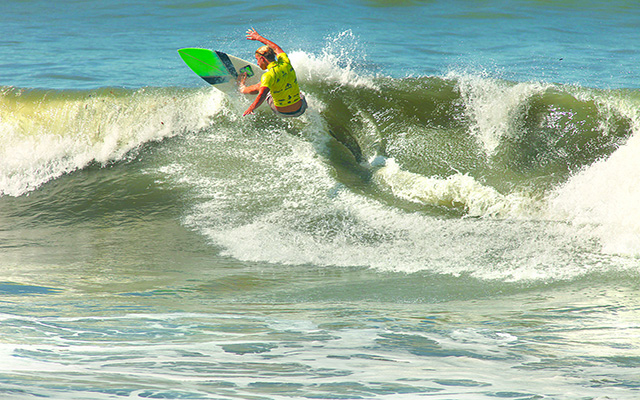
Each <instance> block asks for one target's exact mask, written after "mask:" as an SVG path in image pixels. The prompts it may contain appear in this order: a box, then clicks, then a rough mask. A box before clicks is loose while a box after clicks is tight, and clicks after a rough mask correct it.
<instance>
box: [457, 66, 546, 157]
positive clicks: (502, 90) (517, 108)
mask: <svg viewBox="0 0 640 400" xmlns="http://www.w3.org/2000/svg"><path fill="white" fill-rule="evenodd" d="M446 78H447V79H455V80H456V81H457V82H458V85H457V87H458V90H460V95H461V96H462V98H463V100H464V106H465V108H466V113H467V115H468V116H469V117H470V118H471V119H472V121H473V124H472V125H471V133H472V134H473V135H474V136H475V137H476V138H477V139H478V140H479V141H480V142H481V143H482V145H483V147H484V150H485V151H486V153H487V155H488V156H491V155H493V154H494V152H495V150H496V148H497V147H498V145H499V144H500V142H501V141H502V139H503V138H505V137H509V135H511V134H512V133H513V132H518V131H519V128H520V127H519V126H518V124H519V123H520V118H519V116H520V115H522V114H523V107H525V106H526V100H527V99H528V98H530V97H531V96H532V95H534V94H537V93H541V92H543V91H545V90H546V89H547V88H549V87H550V86H551V85H549V84H544V83H540V82H533V83H524V82H523V83H517V84H515V85H514V84H513V83H509V82H504V81H500V80H496V79H489V78H487V77H484V76H482V75H472V74H460V73H456V72H451V73H449V74H448V75H447V76H446Z"/></svg>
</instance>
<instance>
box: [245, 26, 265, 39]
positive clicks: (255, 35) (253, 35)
mask: <svg viewBox="0 0 640 400" xmlns="http://www.w3.org/2000/svg"><path fill="white" fill-rule="evenodd" d="M260 39H262V36H261V35H260V34H259V33H258V32H256V30H255V29H253V28H250V29H249V30H247V40H257V41H260Z"/></svg>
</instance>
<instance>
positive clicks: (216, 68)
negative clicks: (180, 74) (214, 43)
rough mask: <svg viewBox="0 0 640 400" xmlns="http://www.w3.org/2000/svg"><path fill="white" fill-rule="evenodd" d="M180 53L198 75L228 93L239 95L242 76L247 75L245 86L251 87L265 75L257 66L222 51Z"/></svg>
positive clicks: (186, 51)
mask: <svg viewBox="0 0 640 400" xmlns="http://www.w3.org/2000/svg"><path fill="white" fill-rule="evenodd" d="M178 53H179V54H180V57H181V58H182V60H183V61H184V62H185V64H187V66H188V67H189V68H191V70H192V71H193V72H195V73H196V75H198V76H199V77H200V78H202V79H204V80H205V81H206V82H207V83H209V84H211V85H213V87H215V88H216V89H219V90H222V91H223V92H226V93H231V92H236V93H237V91H238V86H237V84H236V80H237V78H238V76H239V75H240V74H242V73H246V74H247V80H246V82H245V84H246V85H247V86H251V85H255V84H256V83H259V82H260V77H261V76H262V74H263V73H264V71H262V69H261V68H260V67H258V66H257V65H256V64H254V63H251V62H249V61H246V60H243V59H241V58H238V57H235V56H232V55H229V54H227V53H223V52H221V51H215V50H209V49H199V48H184V49H179V50H178Z"/></svg>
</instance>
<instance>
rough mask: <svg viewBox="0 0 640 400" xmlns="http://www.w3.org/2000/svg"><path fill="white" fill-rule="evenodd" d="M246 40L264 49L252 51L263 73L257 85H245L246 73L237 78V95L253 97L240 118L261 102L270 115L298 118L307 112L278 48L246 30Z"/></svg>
mask: <svg viewBox="0 0 640 400" xmlns="http://www.w3.org/2000/svg"><path fill="white" fill-rule="evenodd" d="M247 39H248V40H256V41H258V42H260V43H262V44H264V46H262V47H260V48H259V49H258V50H256V54H255V57H256V61H257V62H258V66H259V67H260V68H262V69H263V70H266V72H265V73H264V74H263V75H262V78H261V80H260V83H256V84H255V85H251V86H245V81H246V79H247V74H246V73H244V74H241V75H240V76H238V85H239V89H240V92H241V93H245V94H257V95H258V96H257V97H256V99H255V101H254V102H253V103H252V104H251V105H250V106H249V108H248V109H247V111H245V112H244V114H242V115H243V116H244V115H247V114H251V113H252V112H253V110H255V109H256V108H258V106H260V104H262V103H263V102H264V101H265V100H266V101H267V104H269V106H270V107H271V109H272V110H273V112H274V113H276V115H278V116H280V117H299V116H301V115H302V114H304V112H305V110H306V109H307V101H306V100H305V98H304V95H303V94H302V93H301V92H300V88H299V87H298V79H297V78H296V72H295V71H294V70H293V67H292V66H291V62H290V61H289V56H287V54H286V53H285V52H284V50H282V48H281V47H280V46H278V45H277V44H275V43H273V42H272V41H270V40H268V39H265V38H264V37H262V36H261V35H260V34H259V33H258V32H256V30H255V29H253V28H251V29H249V30H248V31H247Z"/></svg>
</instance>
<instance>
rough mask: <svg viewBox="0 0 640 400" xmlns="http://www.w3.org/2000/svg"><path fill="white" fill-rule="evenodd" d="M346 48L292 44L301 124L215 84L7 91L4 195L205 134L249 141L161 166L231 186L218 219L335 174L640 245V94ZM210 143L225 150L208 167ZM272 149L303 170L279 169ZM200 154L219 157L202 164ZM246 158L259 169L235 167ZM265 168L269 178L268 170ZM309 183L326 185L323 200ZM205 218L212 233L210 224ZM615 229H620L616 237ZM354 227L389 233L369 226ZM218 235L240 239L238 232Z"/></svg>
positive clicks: (387, 192) (339, 182)
mask: <svg viewBox="0 0 640 400" xmlns="http://www.w3.org/2000/svg"><path fill="white" fill-rule="evenodd" d="M332 54H334V52H331V51H329V52H327V53H326V54H321V55H319V56H316V55H311V54H308V53H302V52H294V53H291V57H292V60H293V62H294V64H296V68H297V71H298V75H299V79H300V80H301V85H302V86H303V88H304V90H305V92H306V93H307V97H308V99H309V102H310V105H311V109H312V111H311V112H309V113H308V114H307V115H306V116H304V117H303V118H300V119H298V120H294V121H282V120H279V119H278V118H276V117H275V116H272V115H271V114H270V113H268V112H263V113H258V115H256V116H254V117H251V118H242V117H240V115H241V111H242V109H243V108H244V107H246V102H245V101H244V100H243V99H241V98H239V97H235V96H228V95H225V94H223V93H221V92H218V91H217V90H215V89H212V88H209V87H206V88H205V87H203V88H198V89H184V88H142V89H136V90H129V89H115V88H104V89H99V90H88V91H47V90H25V89H20V88H4V89H2V93H1V94H0V196H22V195H25V194H28V193H29V192H31V191H33V190H37V188H39V187H40V186H41V185H43V184H45V183H46V182H49V181H52V180H55V179H56V178H58V177H60V176H63V175H65V174H68V173H70V172H73V171H75V170H79V169H83V168H86V167H87V166H90V165H94V164H98V165H107V164H109V163H114V162H123V161H127V160H132V159H134V158H135V155H136V154H138V153H139V152H140V151H143V150H141V149H144V148H145V147H144V145H145V144H147V143H149V142H157V141H162V140H164V139H166V138H171V137H176V136H179V137H184V136H189V135H196V136H197V135H199V134H201V135H203V137H205V138H207V140H208V141H209V142H210V141H214V142H217V141H219V142H221V143H223V144H224V143H226V142H228V141H236V143H235V146H236V147H235V148H230V147H229V146H224V147H223V146H217V145H216V147H215V148H211V147H207V152H205V151H204V150H201V149H199V148H198V146H202V145H203V143H202V142H200V141H198V140H194V142H193V143H190V142H188V141H187V142H182V143H181V145H184V146H187V147H188V148H187V149H186V150H182V151H183V152H184V153H188V155H186V156H184V157H183V158H181V159H178V160H177V161H175V163H173V164H172V165H164V166H162V167H161V168H159V171H161V173H163V174H166V175H167V176H171V177H173V178H174V180H173V183H174V184H175V185H185V184H186V185H191V186H193V187H197V188H198V189H197V190H199V191H201V193H200V194H199V195H198V196H202V192H207V193H211V191H212V190H213V191H215V188H216V187H220V185H222V184H221V183H220V182H224V185H225V189H224V191H223V194H222V195H221V194H220V193H217V194H216V196H223V197H225V198H226V199H227V200H225V201H224V202H222V203H218V204H215V205H212V204H210V203H209V202H204V203H201V204H200V203H199V205H198V206H197V207H199V208H201V209H202V210H205V209H206V210H208V211H207V213H206V214H207V217H206V218H207V219H208V220H209V221H211V219H212V218H213V217H212V215H219V216H220V217H219V219H216V221H217V222H216V223H215V224H214V225H213V226H216V227H217V228H216V229H218V228H220V227H221V226H227V225H228V222H223V219H225V218H230V217H229V215H235V217H232V218H231V219H230V220H231V221H235V222H237V225H234V227H233V229H232V230H237V229H240V230H242V229H243V228H242V227H245V228H246V227H248V226H250V227H252V228H256V227H257V226H258V225H260V224H259V223H257V222H256V221H257V220H256V217H255V215H253V216H248V215H247V214H246V212H247V211H246V210H245V211H243V213H238V212H237V210H236V209H237V208H238V207H241V206H240V204H243V207H248V205H247V204H248V202H249V200H247V199H246V198H244V197H243V193H245V194H246V193H249V192H251V193H253V194H252V195H253V196H256V197H258V198H260V199H261V200H260V201H261V207H262V209H261V210H262V211H260V213H261V214H260V215H262V217H260V218H272V217H273V215H272V214H270V211H268V210H271V209H270V208H269V206H268V204H269V202H270V201H269V200H267V199H269V198H272V197H273V191H274V190H275V191H278V192H281V193H287V194H286V195H283V197H282V198H281V199H280V200H281V202H280V203H278V202H275V204H274V206H273V207H274V210H275V209H282V207H283V206H284V207H285V209H300V207H301V204H304V203H305V200H302V199H305V198H306V199H308V200H309V201H311V202H312V203H313V204H312V205H311V204H309V205H308V206H309V207H316V209H317V208H318V207H320V206H319V205H318V204H321V203H322V202H323V201H325V200H323V199H324V196H325V193H326V190H327V187H331V186H334V188H335V191H336V193H339V192H340V188H341V187H348V188H350V189H351V190H353V191H354V192H356V193H363V194H364V195H366V196H367V197H368V198H372V199H374V200H375V201H380V202H382V203H383V204H389V205H391V206H392V207H395V208H398V209H399V210H405V211H415V210H419V211H420V212H423V213H426V214H428V215H435V216H437V217H444V218H449V217H455V218H457V217H466V216H474V217H483V218H500V219H515V220H535V221H550V220H552V221H563V222H568V223H572V224H575V225H580V226H586V225H589V226H593V227H595V228H593V229H591V228H590V229H591V230H590V231H591V232H592V233H593V234H595V235H596V236H598V237H599V239H600V240H602V241H604V242H606V243H605V244H604V247H605V250H607V249H608V250H609V251H611V252H626V253H637V252H639V251H640V243H636V242H637V239H636V237H638V236H639V235H638V234H639V233H640V225H639V224H640V223H636V222H635V221H640V219H639V218H632V217H633V216H637V210H636V208H635V206H634V205H635V204H637V200H638V199H640V193H637V190H635V188H636V187H637V186H638V185H637V182H638V181H639V180H640V179H639V178H640V176H635V175H637V174H636V173H635V171H638V170H639V169H638V168H637V165H635V164H634V163H635V161H634V157H633V154H634V153H636V152H637V150H638V149H637V147H638V146H640V144H638V139H637V134H636V133H637V131H638V129H639V128H640V127H639V126H638V124H639V122H640V118H639V115H638V111H637V110H638V109H639V108H638V105H639V103H640V92H638V91H636V90H598V89H592V88H585V87H579V86H568V85H557V84H552V83H545V82H509V81H504V80H499V79H495V78H491V77H488V76H485V75H482V74H471V73H461V72H451V73H449V74H447V75H445V76H441V77H438V76H424V77H405V78H393V77H388V76H376V75H371V74H367V73H363V72H362V70H361V68H362V66H363V65H364V64H365V63H364V61H362V60H358V59H357V58H355V59H354V58H352V57H336V56H334V55H332ZM345 60H346V61H345ZM354 60H355V61H354ZM361 61H362V62H361ZM237 141H240V142H237ZM196 143H198V144H196ZM295 143H298V145H299V144H300V143H306V144H310V145H311V146H312V148H313V149H314V150H313V152H312V153H313V154H308V153H306V152H303V153H304V156H301V153H299V152H293V150H292V149H294V148H296V146H298V145H296V144H295ZM206 146H210V144H209V143H207V144H206ZM232 147H233V146H232ZM298 150H299V149H298ZM175 151H176V152H179V151H178V150H175ZM211 154H215V157H214V160H213V161H207V162H206V163H205V162H204V160H205V159H207V160H208V159H209V158H210V157H211ZM318 155H321V156H322V157H324V158H323V160H324V161H322V163H320V165H318V164H317V162H318V161H317V160H316V159H314V157H317V156H318ZM300 157H302V158H303V159H304V162H301V159H300ZM311 159H313V162H311V161H310V160H311ZM274 160H278V161H277V162H278V163H283V162H289V163H291V165H296V166H297V169H296V170H295V171H293V170H292V169H290V168H287V169H285V170H282V169H279V170H278V169H277V170H273V171H271V173H270V174H268V173H267V172H266V171H269V170H270V169H273V166H272V165H271V164H272V163H273V162H274ZM326 163H328V166H327V164H326ZM201 164H206V166H207V168H208V169H206V170H204V171H200V169H201V167H199V165H201ZM255 165H261V167H259V168H254V167H255ZM311 165H313V166H314V167H311ZM231 166H232V167H231ZM314 168H318V171H322V172H318V171H316V170H315V169H314ZM326 168H330V170H331V171H333V172H330V173H328V172H327V171H326ZM238 170H240V171H245V170H246V171H252V173H251V174H248V175H246V176H245V175H242V178H238V177H237V176H236V177H235V178H233V180H230V181H229V180H225V179H224V178H222V177H224V176H227V175H230V174H231V173H232V172H237V171H238ZM291 174H295V178H294V177H292V175H291ZM300 174H303V175H304V174H307V175H305V176H304V177H301V176H300ZM260 175H265V176H264V179H262V178H256V176H260ZM212 176H214V177H215V179H214V180H212V178H211V177H212ZM255 179H257V180H258V181H259V182H260V183H259V184H258V185H263V189H262V190H258V189H257V188H256V187H255V186H256V185H257V183H256V181H255ZM300 179H302V181H304V183H300ZM202 182H205V184H202ZM292 182H297V183H295V184H293V183H292ZM292 185H293V186H292ZM249 186H252V188H251V189H248V187H249ZM230 187H236V188H237V189H235V190H233V189H230ZM300 187H302V188H304V189H300ZM256 190H258V191H259V193H256V192H255V191H256ZM330 191H331V190H330ZM309 193H322V194H321V195H319V196H320V197H319V198H315V197H313V196H311V197H309ZM340 196H342V195H340ZM205 197H206V196H205ZM312 199H314V200H312ZM218 200H219V199H218ZM243 202H246V203H243ZM250 208H251V207H249V209H250ZM230 210H236V211H230ZM274 210H271V211H274ZM256 212H257V211H256ZM274 212H275V211H274ZM276 214H278V215H280V214H279V212H276ZM198 215H200V214H198ZM222 215H224V217H222ZM267 215H271V217H265V216H267ZM260 218H258V220H260ZM297 218H299V219H298V221H297V222H292V224H294V225H296V226H298V228H299V227H300V223H301V222H300V221H304V220H305V218H306V217H304V216H301V215H298V216H297ZM309 218H310V219H311V220H314V217H309ZM196 219H197V218H196ZM214 219H215V218H214ZM333 220H334V222H335V221H336V220H337V221H343V220H344V217H339V216H335V218H333ZM239 221H245V222H246V221H253V222H252V223H249V224H248V225H246V224H243V223H241V222H239ZM189 223H190V222H188V224H189ZM193 224H195V225H198V224H199V223H198V222H193ZM207 226H209V228H204V229H205V231H206V230H208V229H211V228H210V226H211V225H207ZM230 229H231V228H230ZM612 231H616V232H617V234H616V239H615V240H614V239H611V232H612ZM227 233H228V231H227ZM324 233H327V232H324ZM352 234H353V235H355V236H357V237H367V238H369V239H370V240H373V241H374V242H375V241H376V240H378V239H379V237H378V236H379V234H373V233H371V232H370V231H369V230H368V229H365V231H362V232H361V231H359V230H358V229H356V231H355V232H352ZM211 235H213V236H216V237H217V239H216V242H217V243H218V244H224V243H226V245H227V246H230V244H229V243H227V239H225V238H222V237H218V236H217V234H215V235H214V234H213V233H211ZM349 235H351V234H349ZM349 235H347V237H350V236H349ZM383 236H384V235H383ZM228 237H233V235H229V236H228ZM376 238H378V239H376ZM343 239H344V238H343ZM607 243H608V244H607ZM283 246H284V245H283ZM355 253H358V252H357V251H356V252H355ZM355 253H354V254H355ZM254 255H255V253H254ZM399 257H400V256H399ZM267 258H268V257H267ZM300 261H301V262H304V260H300ZM307 261H309V262H311V261H313V260H307ZM316 261H317V260H316ZM334 261H335V260H334ZM343 261H344V263H345V264H349V262H351V261H353V260H343ZM338 263H341V262H338Z"/></svg>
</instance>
